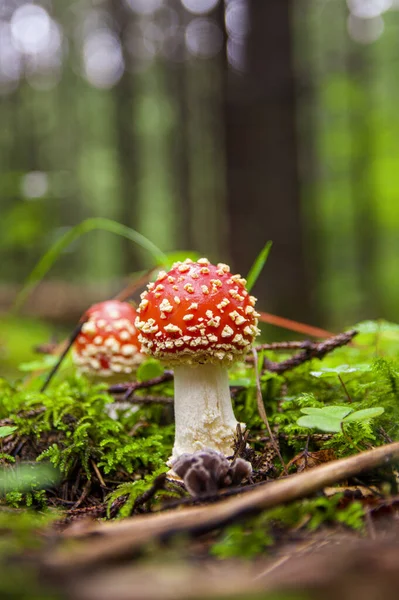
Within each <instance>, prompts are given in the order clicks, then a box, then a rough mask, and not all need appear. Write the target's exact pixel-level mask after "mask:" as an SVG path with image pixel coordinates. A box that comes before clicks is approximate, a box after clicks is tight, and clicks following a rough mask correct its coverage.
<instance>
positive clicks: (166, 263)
mask: <svg viewBox="0 0 399 600" xmlns="http://www.w3.org/2000/svg"><path fill="white" fill-rule="evenodd" d="M201 256H202V255H201V254H200V253H199V252H193V251H192V250H178V251H177V252H167V253H166V254H165V258H164V260H163V261H162V269H164V270H165V271H169V270H170V269H171V268H172V266H173V264H174V263H176V262H184V261H185V260H186V258H191V260H192V261H193V262H196V261H197V260H198V259H199V258H201Z"/></svg>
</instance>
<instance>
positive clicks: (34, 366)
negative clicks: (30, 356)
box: [18, 354, 58, 372]
mask: <svg viewBox="0 0 399 600" xmlns="http://www.w3.org/2000/svg"><path fill="white" fill-rule="evenodd" d="M57 361H58V356H53V355H51V354H48V355H46V356H44V357H43V358H41V359H40V360H32V361H30V362H26V363H21V364H20V365H18V369H19V370H20V371H24V372H30V371H40V370H41V369H49V368H50V367H53V366H54V365H55V363H56V362H57Z"/></svg>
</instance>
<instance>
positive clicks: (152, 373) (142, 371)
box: [136, 358, 164, 381]
mask: <svg viewBox="0 0 399 600" xmlns="http://www.w3.org/2000/svg"><path fill="white" fill-rule="evenodd" d="M163 372H164V369H163V367H162V365H161V363H160V362H159V361H158V360H156V359H155V358H150V359H149V360H146V362H144V363H142V364H141V365H140V366H139V368H138V369H137V375H136V376H137V380H138V381H148V380H149V379H154V377H160V375H162V374H163Z"/></svg>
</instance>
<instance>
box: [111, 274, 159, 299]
mask: <svg viewBox="0 0 399 600" xmlns="http://www.w3.org/2000/svg"><path fill="white" fill-rule="evenodd" d="M157 270H159V267H154V268H153V269H150V270H149V271H147V272H146V273H144V275H141V277H139V278H138V279H135V280H134V281H132V282H131V283H129V285H127V286H126V287H125V288H123V290H121V291H120V292H119V294H117V295H116V296H114V298H113V299H114V300H120V301H121V302H123V301H124V300H127V298H130V297H131V296H133V294H134V292H136V291H137V290H138V289H139V288H141V287H143V285H145V284H146V283H148V282H149V280H150V278H151V275H152V274H153V273H154V271H157Z"/></svg>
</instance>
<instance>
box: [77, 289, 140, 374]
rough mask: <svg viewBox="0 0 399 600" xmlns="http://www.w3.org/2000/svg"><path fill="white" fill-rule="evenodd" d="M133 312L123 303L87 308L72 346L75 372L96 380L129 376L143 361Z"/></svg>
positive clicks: (116, 302)
mask: <svg viewBox="0 0 399 600" xmlns="http://www.w3.org/2000/svg"><path fill="white" fill-rule="evenodd" d="M136 316H137V312H136V310H135V309H134V308H133V306H131V305H130V304H128V303H127V302H119V301H118V300H107V301H106V302H100V303H99V304H94V305H93V306H92V307H90V308H89V309H88V310H87V312H86V313H85V314H84V316H83V319H84V321H85V322H84V323H83V325H82V329H81V332H80V334H79V335H78V337H77V339H76V341H75V343H74V345H73V353H72V357H73V361H74V363H75V364H76V366H77V367H78V369H79V371H81V372H83V373H87V374H90V375H96V376H98V377H110V376H113V375H117V374H128V373H131V372H132V371H133V370H134V369H135V368H136V367H137V365H138V363H140V362H141V361H142V359H143V356H142V355H141V354H140V344H139V341H138V331H137V330H136V327H135V326H134V321H135V319H136Z"/></svg>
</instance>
